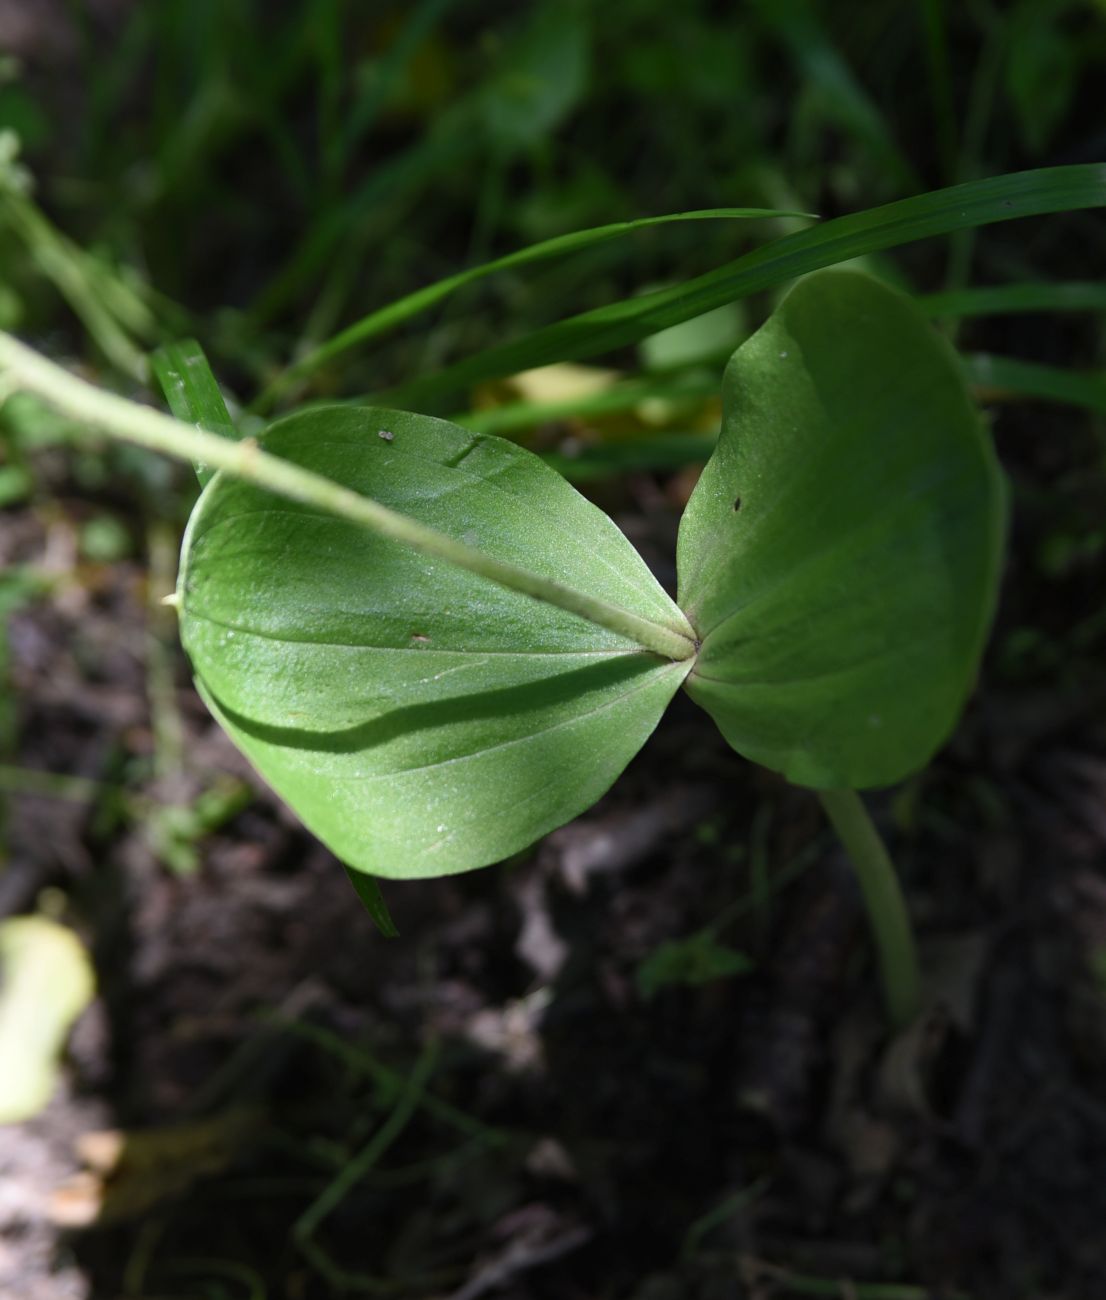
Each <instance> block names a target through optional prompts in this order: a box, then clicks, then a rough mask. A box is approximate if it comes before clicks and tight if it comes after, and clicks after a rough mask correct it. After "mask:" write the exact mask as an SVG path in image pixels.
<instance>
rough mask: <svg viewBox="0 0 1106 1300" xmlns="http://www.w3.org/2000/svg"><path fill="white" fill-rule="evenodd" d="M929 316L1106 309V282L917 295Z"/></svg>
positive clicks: (993, 287) (996, 286)
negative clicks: (919, 296)
mask: <svg viewBox="0 0 1106 1300" xmlns="http://www.w3.org/2000/svg"><path fill="white" fill-rule="evenodd" d="M917 302H918V306H919V307H921V308H922V310H923V311H924V312H925V313H926V315H928V316H933V317H941V316H1001V315H1005V314H1006V313H1008V312H1028V311H1106V284H1096V283H1095V282H1094V281H1093V280H1089V281H1078V280H1075V281H1067V282H1060V283H1056V284H1049V283H1047V282H1046V283H1033V282H1029V283H1023V284H994V285H982V286H978V287H973V288H970V289H946V290H945V291H944V292H942V293H929V294H926V295H925V296H924V297H921V298H919V299H917Z"/></svg>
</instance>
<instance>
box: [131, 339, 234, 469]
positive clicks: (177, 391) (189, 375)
mask: <svg viewBox="0 0 1106 1300" xmlns="http://www.w3.org/2000/svg"><path fill="white" fill-rule="evenodd" d="M150 368H151V369H152V370H153V372H154V375H155V376H156V378H157V381H158V383H159V384H160V385H161V389H162V392H164V394H165V400H166V401H167V402H168V403H169V409H170V410H171V411H172V412H173V414H174V415H175V416H176V417H177V419H178V420H183V421H184V423H185V424H194V425H197V426H198V427H199V428H201V429H206V430H207V431H208V433H217V434H219V436H220V437H222V438H230V439H231V441H232V442H236V441H237V440H238V438H239V437H240V436H241V435H240V434H239V432H238V430H237V429H236V428H235V427H234V421H233V420H232V419H231V418H230V412H229V411H228V410H227V404H226V402H224V401H223V394H222V393H221V392H220V390H219V385H218V383H217V382H216V380H215V376H214V374H212V371H211V367H210V365H208V361H207V357H205V356H204V350H203V348H201V347H200V345H199V344H198V343H197V342H196V340H195V339H181V340H180V342H178V343H167V344H165V346H164V347H160V348H158V349H157V351H156V352H154V353H153V354H152V355H151V356H150ZM213 473H214V470H211V469H208V467H207V466H206V465H197V466H196V477H197V478H198V479H199V480H200V486H201V487H203V486H204V484H206V483H207V480H208V479H209V478H210V477H211V475H212V474H213Z"/></svg>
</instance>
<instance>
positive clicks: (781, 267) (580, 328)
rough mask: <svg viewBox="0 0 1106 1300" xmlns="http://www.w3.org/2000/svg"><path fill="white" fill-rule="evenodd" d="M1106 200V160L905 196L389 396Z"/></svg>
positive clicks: (452, 387)
mask: <svg viewBox="0 0 1106 1300" xmlns="http://www.w3.org/2000/svg"><path fill="white" fill-rule="evenodd" d="M1104 205H1106V165H1103V164H1100V163H1088V164H1082V165H1079V166H1072V167H1046V168H1041V169H1039V170H1036V171H1025V172H1014V173H1012V174H1010V175H1007V176H995V177H991V178H990V179H988V180H982V181H971V182H969V183H967V184H965V185H953V186H951V187H949V188H948V189H942V190H935V191H933V192H932V193H929V194H921V195H917V196H915V197H913V198H909V199H900V200H898V201H897V202H895V203H888V204H885V205H883V206H882V207H878V208H871V209H869V210H868V211H866V212H859V213H855V214H853V215H850V216H846V217H837V218H835V219H834V220H832V221H827V222H825V223H824V224H822V225H820V226H818V227H816V228H814V229H812V230H801V231H798V232H797V233H796V234H793V235H786V236H784V237H783V238H782V239H777V240H774V241H773V242H771V243H769V244H765V245H763V246H761V247H760V248H756V249H754V250H753V251H752V252H751V253H746V254H745V256H744V257H739V258H737V260H736V261H733V262H729V263H727V264H726V265H725V266H722V267H719V268H718V269H717V270H714V271H709V272H707V273H706V274H705V275H700V276H697V277H696V278H695V279H693V280H688V281H686V282H685V283H683V284H679V285H675V286H673V287H671V288H667V289H659V290H657V291H656V292H654V293H650V294H645V295H642V296H640V297H634V298H629V299H625V300H623V301H621V302H616V303H611V304H610V305H608V306H606V307H600V308H597V309H595V310H593V311H588V312H583V313H581V314H580V315H578V316H571V317H569V318H568V319H567V320H562V321H558V322H557V323H556V324H554V325H549V326H546V327H545V328H544V329H540V330H537V331H535V332H534V333H532V334H529V335H527V336H526V337H524V338H521V339H516V340H514V341H512V342H510V343H505V344H502V345H500V346H498V347H494V348H488V349H487V350H485V351H483V352H478V353H477V354H476V355H475V356H471V357H466V358H464V359H463V360H462V361H459V362H456V363H455V364H453V365H451V366H447V367H445V368H444V369H442V370H440V371H438V372H437V373H436V374H432V375H430V376H428V377H427V378H425V379H422V380H418V381H416V382H414V383H411V384H409V385H405V386H403V387H402V388H401V389H399V390H398V391H393V392H391V393H389V394H387V396H386V399H384V398H382V399H381V400H387V401H388V402H389V403H395V404H396V405H400V406H402V405H410V404H413V403H414V404H418V403H420V402H424V401H425V400H426V398H427V397H429V396H434V395H438V394H442V393H448V392H454V391H457V390H458V389H462V388H464V387H466V386H467V385H470V384H473V383H479V382H481V381H483V380H486V379H495V378H498V377H500V376H502V375H510V374H517V373H518V371H520V370H529V369H532V368H533V367H535V366H544V365H549V364H552V363H553V362H556V361H578V360H582V359H583V358H585V357H594V356H597V355H599V354H601V353H605V352H610V351H612V350H613V349H615V348H619V347H624V346H625V345H626V344H630V343H636V342H638V341H639V340H640V339H643V338H645V337H646V336H647V335H649V334H655V333H656V332H657V331H658V330H662V329H666V328H668V326H670V325H676V324H679V322H680V321H685V320H688V319H690V318H691V317H692V316H699V315H701V314H702V313H703V312H707V311H710V310H712V309H713V308H715V307H720V306H721V305H722V304H723V303H726V302H732V301H734V300H735V299H738V298H744V297H747V296H748V295H749V294H751V293H756V292H757V291H758V290H762V289H770V288H773V287H775V286H777V285H780V284H784V283H786V282H787V281H789V280H794V279H796V278H797V277H799V276H801V275H806V274H807V273H808V272H810V271H815V270H817V269H818V268H819V267H825V266H834V265H836V264H837V263H840V262H845V261H848V260H850V259H851V258H854V257H861V256H863V255H865V254H867V253H875V252H879V251H880V250H882V249H887V248H895V247H898V246H899V245H901V244H909V243H913V242H914V241H915V240H919V239H927V238H930V237H932V236H934V235H947V234H950V233H951V232H952V231H955V230H966V229H970V228H972V227H975V226H985V225H989V224H991V223H994V222H999V221H1011V220H1013V219H1014V218H1015V217H1031V216H1041V215H1044V214H1047V213H1053V212H1068V211H1073V210H1075V209H1079V208H1093V207H1101V206H1104Z"/></svg>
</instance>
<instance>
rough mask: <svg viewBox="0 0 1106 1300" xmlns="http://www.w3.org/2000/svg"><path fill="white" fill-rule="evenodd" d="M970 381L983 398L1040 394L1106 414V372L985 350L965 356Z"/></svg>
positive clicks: (1053, 400) (965, 366) (1047, 398)
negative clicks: (1064, 368) (1081, 369)
mask: <svg viewBox="0 0 1106 1300" xmlns="http://www.w3.org/2000/svg"><path fill="white" fill-rule="evenodd" d="M964 369H965V371H966V373H967V376H968V382H969V383H970V384H972V385H974V387H975V389H976V396H977V397H979V398H980V399H981V400H983V401H987V400H995V399H1002V398H1005V397H1037V398H1041V399H1042V400H1044V401H1047V402H1060V403H1062V404H1063V405H1065V406H1083V407H1086V408H1087V409H1088V410H1090V411H1094V412H1096V413H1097V414H1098V415H1106V373H1104V372H1098V373H1087V372H1086V371H1078V370H1061V369H1060V368H1059V367H1058V366H1042V365H1039V364H1038V363H1037V362H1035V361H1019V360H1018V359H1017V358H1015V357H996V356H992V355H990V354H989V353H986V352H980V353H976V354H975V355H974V356H968V357H965V358H964Z"/></svg>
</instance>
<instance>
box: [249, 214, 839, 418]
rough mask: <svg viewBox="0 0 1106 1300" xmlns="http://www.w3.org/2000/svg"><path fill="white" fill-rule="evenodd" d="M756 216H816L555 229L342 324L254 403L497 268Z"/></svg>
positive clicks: (686, 217)
mask: <svg viewBox="0 0 1106 1300" xmlns="http://www.w3.org/2000/svg"><path fill="white" fill-rule="evenodd" d="M757 217H812V218H813V214H812V213H809V212H778V211H776V210H775V209H771V208H705V209H702V210H700V211H696V212H672V213H667V214H666V215H664V216H659V217H640V218H638V219H637V220H636V221H616V222H613V223H612V224H610V225H606V226H595V227H593V228H591V229H589V230H575V231H572V232H570V233H569V234H566V235H557V236H555V237H554V238H552V239H544V240H542V241H541V243H538V244H531V245H530V246H529V247H528V248H521V249H518V250H517V251H516V252H513V253H507V254H506V255H505V256H503V257H497V258H495V259H494V260H493V261H491V262H485V263H483V264H482V265H481V266H474V267H470V268H468V269H467V270H465V271H458V272H457V273H456V274H455V275H450V276H446V278H445V279H444V280H438V281H437V282H436V283H434V284H430V285H426V286H425V288H422V289H416V290H415V292H414V293H410V294H407V296H406V297H403V298H400V299H398V300H397V301H396V302H393V303H389V304H388V305H387V306H386V307H381V308H380V309H379V311H374V312H372V313H370V314H369V315H368V316H365V317H363V318H362V319H361V320H359V321H357V322H356V323H355V324H353V325H350V326H349V327H348V328H347V329H344V330H342V331H341V333H339V334H336V335H335V336H334V337H333V338H332V339H328V340H327V342H326V343H323V344H322V345H321V346H319V347H317V348H316V349H315V350H314V351H313V352H310V353H309V354H308V355H307V356H305V357H303V358H302V359H301V360H299V361H297V362H295V364H294V365H291V366H289V367H288V369H287V370H286V371H285V372H284V374H283V375H281V376H280V378H279V379H278V380H276V381H275V383H273V384H271V385H270V386H269V387H268V388H267V389H266V390H265V392H263V393H262V394H261V396H260V397H259V398H258V399H257V401H256V403H255V404H254V406H255V409H258V410H266V409H268V408H269V407H271V405H272V403H273V401H274V400H275V399H276V398H277V397H279V396H280V394H281V393H283V392H285V391H287V389H288V388H289V387H290V386H291V385H292V384H293V383H295V382H296V381H297V380H300V379H304V378H306V376H308V375H310V374H311V373H312V372H313V371H316V370H318V369H319V367H320V366H323V365H325V364H326V363H327V362H328V361H332V360H333V359H334V358H335V357H337V356H341V354H342V353H343V352H348V351H349V350H350V349H351V348H355V347H357V346H358V345H359V344H361V343H367V342H368V341H369V339H373V338H376V337H378V336H379V335H381V334H383V333H385V332H386V331H387V330H390V329H394V328H395V327H396V326H397V325H400V324H402V323H403V322H404V321H407V320H410V319H411V317H412V316H417V315H418V314H419V313H420V312H424V311H427V310H428V309H429V308H430V307H433V306H435V305H436V304H437V303H439V302H441V301H442V300H443V299H445V298H447V297H449V295H450V294H452V293H456V291H457V290H458V289H461V288H464V286H465V285H468V284H473V283H474V282H475V281H477V280H483V279H485V278H486V277H487V276H489V275H494V274H496V272H498V271H506V270H510V269H511V268H514V267H520V266H527V265H529V264H530V263H533V262H541V261H545V260H546V259H548V258H551V257H564V256H565V255H566V254H568V253H576V252H579V251H580V250H581V249H584V248H591V247H592V246H594V245H596V244H603V243H606V242H608V241H609V240H612V239H621V238H622V237H623V236H625V235H628V234H630V233H632V232H633V231H635V230H643V229H644V228H645V227H647V226H662V225H668V224H669V223H671V222H677V221H680V222H682V221H714V220H752V219H754V218H757Z"/></svg>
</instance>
